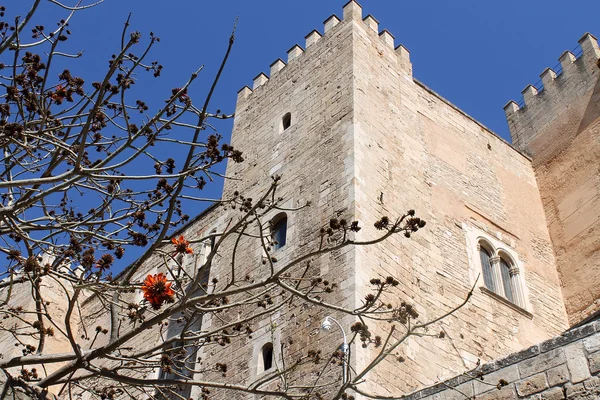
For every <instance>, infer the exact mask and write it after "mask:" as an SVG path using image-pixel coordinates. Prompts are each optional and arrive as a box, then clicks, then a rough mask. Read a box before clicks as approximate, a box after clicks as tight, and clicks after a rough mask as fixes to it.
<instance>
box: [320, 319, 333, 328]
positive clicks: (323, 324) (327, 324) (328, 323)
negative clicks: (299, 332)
mask: <svg viewBox="0 0 600 400" xmlns="http://www.w3.org/2000/svg"><path fill="white" fill-rule="evenodd" d="M321 329H323V330H324V331H328V330H330V329H331V321H329V317H325V320H324V321H323V323H322V324H321Z"/></svg>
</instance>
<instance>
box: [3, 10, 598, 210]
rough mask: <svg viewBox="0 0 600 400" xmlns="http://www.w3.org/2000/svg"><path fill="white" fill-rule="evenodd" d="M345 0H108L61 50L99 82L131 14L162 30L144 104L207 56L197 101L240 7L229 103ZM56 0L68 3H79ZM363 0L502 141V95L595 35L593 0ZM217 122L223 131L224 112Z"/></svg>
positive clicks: (42, 19)
mask: <svg viewBox="0 0 600 400" xmlns="http://www.w3.org/2000/svg"><path fill="white" fill-rule="evenodd" d="M91 1H92V0H84V3H85V2H87V3H89V2H91ZM346 1H347V0H303V1H287V0H254V1H249V0H221V1H201V0H174V1H169V2H167V1H164V0H121V1H116V0H105V2H104V3H103V4H100V5H99V6H98V7H96V8H94V9H90V10H86V11H83V12H80V13H78V14H77V15H76V16H75V18H74V19H73V20H72V23H71V26H70V28H71V31H72V32H73V37H72V39H71V40H69V41H68V42H66V43H65V47H64V48H63V49H62V50H63V51H71V52H74V53H75V52H78V51H82V50H84V51H85V52H84V56H83V57H82V58H80V59H78V60H70V61H69V63H70V65H69V67H70V68H71V69H72V72H73V74H74V75H79V76H82V77H83V78H84V79H86V81H87V82H88V83H90V82H92V81H95V80H100V79H101V77H102V75H101V74H102V73H103V72H105V71H106V68H107V65H108V64H107V60H108V59H109V58H110V55H111V54H112V53H115V52H117V51H118V50H119V44H120V36H121V29H122V26H123V23H124V22H125V20H126V19H127V15H128V14H129V12H131V13H132V18H131V27H132V29H136V30H139V31H141V32H142V33H143V34H144V35H145V37H147V35H148V33H149V32H150V31H152V32H154V33H155V34H156V35H157V36H159V37H160V38H161V42H160V43H159V44H158V45H157V46H156V47H155V48H154V50H153V52H152V54H151V56H150V59H151V60H155V59H156V60H159V61H160V63H161V64H163V65H164V69H163V71H162V76H161V78H160V79H158V80H150V81H148V80H147V81H144V82H146V83H142V84H140V85H137V87H136V94H139V95H140V97H141V98H143V99H144V100H148V98H154V101H153V102H152V101H149V103H150V106H151V107H152V105H153V104H155V105H156V107H158V106H160V104H161V102H162V100H163V99H165V98H167V97H169V95H170V91H171V88H173V87H178V86H181V85H182V84H183V83H184V82H185V81H186V80H187V79H188V77H189V75H190V74H191V73H192V72H193V71H195V70H196V69H197V68H198V67H199V66H201V65H205V68H204V70H203V71H202V72H201V74H200V76H199V78H198V80H197V81H196V83H195V84H194V85H193V87H192V88H191V90H190V96H191V97H192V99H194V100H195V101H196V102H197V103H198V104H200V103H201V100H202V99H203V98H202V95H203V94H205V93H206V91H207V88H208V86H209V85H210V83H211V82H212V78H213V76H214V74H215V72H216V70H217V68H218V65H219V63H220V60H221V57H222V55H223V54H224V52H225V49H226V46H227V41H228V38H229V33H230V32H231V29H232V27H233V24H234V22H235V19H236V17H239V20H238V23H237V31H236V38H237V39H236V43H235V46H234V49H233V52H232V55H231V58H230V61H229V63H228V65H227V67H226V69H225V72H224V74H223V77H222V81H221V84H220V86H219V87H218V89H217V92H216V95H215V98H214V101H213V103H212V104H213V107H212V109H213V111H214V110H216V109H220V110H222V111H223V112H226V113H232V112H234V106H235V99H236V93H237V91H238V90H239V89H240V88H241V87H242V86H244V85H252V79H253V77H254V76H256V75H257V74H258V73H260V72H261V71H264V72H268V69H269V65H270V64H271V63H272V62H273V61H275V60H276V59H277V58H278V57H281V58H282V59H284V60H285V59H286V51H287V50H288V49H289V48H290V47H292V46H293V45H294V44H296V43H298V44H300V45H302V46H304V36H305V35H306V34H308V33H309V32H310V31H312V30H313V29H317V30H319V31H321V32H322V30H323V25H322V23H323V21H324V20H325V19H326V18H327V17H329V16H330V15H331V14H334V13H335V14H337V15H338V16H340V17H341V15H342V6H343V5H344V4H345V3H346ZM31 2H32V1H31V0H9V1H8V4H6V6H7V16H11V15H15V14H17V13H18V14H22V15H23V14H24V12H25V10H26V7H27V6H28V5H29V4H30V3H31ZM63 2H65V3H66V4H69V5H73V4H75V2H76V1H75V0H63ZM360 3H361V5H362V7H363V16H366V15H367V14H372V15H373V16H374V17H375V18H377V19H378V20H379V27H380V29H384V28H385V29H388V30H389V31H390V32H391V33H392V34H393V35H394V36H395V38H396V44H400V43H402V44H404V45H405V46H406V47H407V48H408V49H409V50H410V52H411V59H412V62H413V72H414V76H415V77H416V78H417V79H419V80H420V81H422V82H423V83H425V84H426V85H428V86H429V87H431V88H432V89H433V90H435V91H437V92H438V93H440V94H441V95H442V96H444V97H445V98H447V99H448V100H450V101H451V102H452V103H454V104H456V105H457V106H458V107H460V108H461V109H463V110H464V111H465V112H467V113H468V114H470V115H472V116H473V117H474V118H476V119H477V120H479V121H481V122H482V123H483V124H484V125H486V126H488V127H489V128H490V129H492V130H493V131H495V132H496V133H498V134H499V135H500V136H502V137H504V138H506V139H508V128H507V125H506V122H505V119H504V112H503V110H502V107H503V106H504V104H506V102H507V101H508V100H511V99H514V100H519V99H520V92H521V90H522V89H523V88H524V87H525V86H526V85H527V84H529V83H535V82H537V81H538V79H539V74H540V73H541V72H542V71H543V70H544V68H546V67H552V66H555V65H556V64H557V63H558V61H557V59H558V57H559V56H560V54H561V53H562V52H563V51H564V50H571V49H573V48H575V47H576V46H577V40H578V39H579V38H580V37H581V36H582V35H583V33H585V32H587V31H589V32H591V33H592V34H595V35H600V1H573V2H570V3H567V2H564V1H561V2H558V1H555V0H546V1H541V0H526V1H523V0H520V1H518V0H504V1H489V0H488V1H485V0H478V1H476V0H464V1H463V0H460V1H459V0H457V1H441V0H439V1H400V0H362V1H360ZM65 15H66V14H65V12H64V10H60V9H58V8H57V7H56V6H52V5H50V4H48V3H46V2H45V1H44V4H43V7H41V9H40V12H39V13H38V19H37V20H35V21H34V23H43V24H44V25H46V27H47V30H49V29H50V28H51V27H53V26H55V25H54V23H55V21H57V20H58V19H59V17H64V16H65ZM60 71H61V69H60V70H59V69H57V71H56V74H58V73H59V72H60ZM218 129H219V130H220V132H221V133H222V134H223V135H224V136H225V137H226V138H227V137H229V134H230V130H231V122H229V123H225V124H221V125H219V126H218ZM242 150H243V149H242ZM220 192H221V186H220V184H218V183H217V184H214V185H208V186H207V189H206V195H207V196H211V197H213V198H218V197H219V196H220ZM195 211H200V209H198V210H195ZM188 212H189V210H188ZM190 214H194V212H190Z"/></svg>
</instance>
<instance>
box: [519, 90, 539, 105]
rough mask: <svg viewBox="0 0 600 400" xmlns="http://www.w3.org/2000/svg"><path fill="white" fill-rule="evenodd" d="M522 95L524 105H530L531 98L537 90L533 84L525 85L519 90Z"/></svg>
mask: <svg viewBox="0 0 600 400" xmlns="http://www.w3.org/2000/svg"><path fill="white" fill-rule="evenodd" d="M521 94H522V95H523V100H524V101H525V105H526V106H527V105H530V104H531V102H532V101H533V98H534V97H535V96H536V95H537V94H538V90H537V88H536V87H535V86H533V85H527V86H525V89H523V91H522V92H521Z"/></svg>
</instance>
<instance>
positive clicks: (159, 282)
mask: <svg viewBox="0 0 600 400" xmlns="http://www.w3.org/2000/svg"><path fill="white" fill-rule="evenodd" d="M142 291H143V292H144V299H146V300H147V301H148V303H150V305H152V307H153V308H155V309H159V308H160V307H161V306H162V305H163V303H164V302H165V301H166V302H167V303H172V302H173V295H175V292H174V291H173V289H171V282H167V277H166V276H165V274H163V273H162V272H161V273H159V274H155V275H148V276H147V277H146V279H145V280H144V284H143V285H142Z"/></svg>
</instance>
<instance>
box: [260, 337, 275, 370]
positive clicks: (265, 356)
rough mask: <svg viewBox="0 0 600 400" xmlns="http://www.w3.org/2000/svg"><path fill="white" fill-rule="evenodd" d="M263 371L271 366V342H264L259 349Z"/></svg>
mask: <svg viewBox="0 0 600 400" xmlns="http://www.w3.org/2000/svg"><path fill="white" fill-rule="evenodd" d="M261 353H262V354H261V355H262V362H263V365H262V367H263V371H268V370H270V369H271V368H272V367H273V343H270V342H269V343H266V344H265V345H264V346H263V347H262V350H261Z"/></svg>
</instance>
